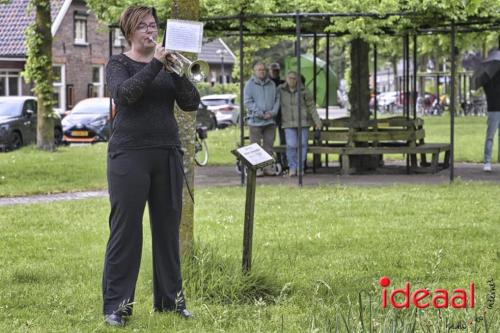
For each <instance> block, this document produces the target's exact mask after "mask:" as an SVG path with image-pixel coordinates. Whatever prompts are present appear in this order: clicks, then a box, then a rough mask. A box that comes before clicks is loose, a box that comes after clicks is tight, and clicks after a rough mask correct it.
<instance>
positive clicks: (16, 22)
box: [0, 0, 64, 57]
mask: <svg viewBox="0 0 500 333" xmlns="http://www.w3.org/2000/svg"><path fill="white" fill-rule="evenodd" d="M28 2H29V0H10V1H9V2H8V3H7V4H0V57H24V56H26V47H25V45H24V31H25V30H26V27H28V25H29V24H30V23H31V22H32V21H33V20H34V19H35V13H34V11H32V12H31V13H29V14H27V13H26V8H27V7H28ZM63 3H64V0H51V2H50V5H51V7H50V12H51V13H50V14H51V17H52V22H53V21H54V20H55V18H56V16H57V13H59V11H60V10H61V7H62V5H63Z"/></svg>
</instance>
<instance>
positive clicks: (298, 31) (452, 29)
mask: <svg viewBox="0 0 500 333" xmlns="http://www.w3.org/2000/svg"><path fill="white" fill-rule="evenodd" d="M359 17H366V18H372V19H376V20H386V19H388V18H390V17H400V18H405V17H412V18H417V17H424V16H423V15H419V14H418V13H415V12H392V13H386V14H379V13H301V12H296V13H276V14H248V15H246V14H244V13H240V14H238V15H228V16H216V17H205V18H202V19H201V21H204V22H205V31H208V32H212V33H215V34H218V35H220V34H224V35H226V36H234V35H238V36H239V44H240V112H241V113H243V110H244V101H243V90H244V79H243V77H244V72H243V66H244V62H243V60H244V50H243V45H244V44H243V43H244V36H245V35H247V36H269V35H273V36H276V35H295V37H296V41H297V48H296V57H297V66H298V75H299V76H298V77H299V78H300V55H301V53H300V38H301V37H313V38H314V43H313V44H314V70H316V56H317V38H318V37H326V38H327V48H326V52H327V59H326V67H327V69H328V68H329V66H330V59H329V58H330V57H329V52H330V43H329V42H330V37H331V36H333V37H337V36H343V35H348V32H342V33H330V32H328V33H325V32H323V31H321V32H318V31H303V30H302V22H306V21H315V22H316V23H318V22H320V21H322V22H329V21H330V19H331V18H359ZM267 19H270V20H272V19H276V20H283V19H290V20H293V22H295V29H294V30H291V29H279V28H276V26H268V27H265V28H267V29H268V30H264V31H262V32H251V31H249V30H246V29H245V27H244V22H245V21H251V20H258V21H259V22H261V21H262V20H267ZM224 21H225V22H231V21H237V22H238V23H239V24H237V25H231V24H221V22H224ZM440 22H443V23H442V24H438V25H435V26H434V27H432V28H429V27H427V26H422V27H417V28H415V29H414V30H412V31H411V36H413V82H412V87H411V88H410V66H409V64H410V49H409V44H410V33H409V32H407V33H405V34H403V49H404V50H403V51H404V52H403V54H404V59H403V63H404V76H403V78H402V79H403V87H404V88H403V96H404V114H405V115H406V116H407V118H408V119H409V118H410V98H409V97H410V96H413V118H416V100H417V96H416V94H417V83H416V80H417V74H416V73H417V60H416V58H417V36H418V35H429V34H449V35H450V40H451V47H450V56H451V58H450V60H451V82H450V88H451V94H450V145H451V149H450V160H451V161H450V181H453V179H454V142H455V138H454V136H455V132H454V124H455V112H456V110H455V105H456V101H455V99H456V96H455V74H456V45H455V39H456V35H457V34H458V33H471V32H483V31H495V30H500V18H497V17H471V18H469V19H468V20H467V21H464V22H454V21H449V20H447V19H446V18H443V19H442V20H440ZM115 27H117V25H109V29H110V30H109V50H110V56H111V54H112V50H113V47H112V28H115ZM323 28H324V27H323ZM382 34H384V35H398V33H397V32H396V31H395V30H391V29H388V28H385V29H383V32H382ZM498 43H499V48H500V36H499V41H498ZM373 52H374V83H375V85H374V89H375V91H376V90H377V87H376V81H377V79H376V76H377V49H376V46H374V48H373ZM327 73H328V74H327V75H329V71H328V70H327ZM437 79H438V80H439V76H438V77H437ZM297 81H298V84H299V86H298V88H299V89H300V87H301V81H300V80H297ZM438 82H439V81H438ZM328 84H329V81H328V80H327V91H326V98H327V106H326V117H327V119H328V116H329V114H328V104H329V101H328V98H329V87H328ZM313 89H314V91H313V96H314V98H316V76H315V75H314V85H313ZM410 89H413V94H412V95H411V91H410ZM299 91H300V90H299ZM374 102H375V106H376V105H377V98H376V94H375V100H374ZM298 106H299V114H300V112H301V110H300V103H298ZM110 108H111V101H110ZM374 117H375V118H376V117H377V114H376V108H375V110H374ZM299 119H300V117H299ZM243 120H244V119H243V117H242V116H240V145H244V138H245V136H244V121H243ZM300 127H301V124H300V120H299V128H300ZM298 134H299V159H300V156H301V155H300V153H301V149H302V144H301V140H300V139H301V131H298ZM301 164H302V163H299V165H300V167H299V171H300V169H301V168H302V167H303V166H302V165H301ZM407 171H408V172H409V160H408V159H407ZM244 181H245V175H244V172H243V170H242V172H241V183H242V184H244ZM298 183H299V185H300V186H302V173H301V172H299V177H298Z"/></svg>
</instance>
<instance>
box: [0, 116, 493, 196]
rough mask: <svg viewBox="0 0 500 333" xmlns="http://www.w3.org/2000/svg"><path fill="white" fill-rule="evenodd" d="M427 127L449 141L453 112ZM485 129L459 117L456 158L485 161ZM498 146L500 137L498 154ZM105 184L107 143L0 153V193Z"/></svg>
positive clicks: (219, 159)
mask: <svg viewBox="0 0 500 333" xmlns="http://www.w3.org/2000/svg"><path fill="white" fill-rule="evenodd" d="M424 128H425V130H426V139H427V142H449V133H450V127H449V118H448V117H428V118H426V119H425V125H424ZM485 131H486V118H484V117H458V118H457V119H456V145H455V147H456V159H455V160H456V161H467V162H481V161H482V160H483V145H484V135H485ZM495 141H496V140H495ZM207 142H208V150H209V154H210V156H209V165H212V166H213V165H234V163H235V158H234V156H233V155H232V154H231V153H230V151H231V150H232V149H234V148H235V147H236V144H237V142H239V129H238V128H237V127H234V126H233V127H228V128H226V129H224V130H217V131H210V132H209V134H208V141H207ZM496 147H497V144H496V142H495V147H494V149H493V151H494V160H496V158H497V153H496V150H497V148H496ZM393 156H395V157H394V158H401V155H399V156H396V155H393ZM391 158H392V157H391ZM104 188H106V144H97V145H92V146H70V147H60V148H59V150H58V151H57V152H56V153H45V152H39V151H37V150H36V149H34V148H33V147H25V148H23V149H20V150H17V151H14V152H10V153H0V197H5V196H17V195H25V194H37V193H53V192H67V191H83V190H93V189H104Z"/></svg>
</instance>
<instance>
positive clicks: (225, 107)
mask: <svg viewBox="0 0 500 333" xmlns="http://www.w3.org/2000/svg"><path fill="white" fill-rule="evenodd" d="M201 101H202V102H203V104H205V105H206V106H207V108H208V110H210V111H212V112H213V113H215V117H216V118H217V127H218V128H224V127H226V126H230V125H236V124H238V122H239V119H240V107H239V106H238V105H236V103H235V102H236V95H234V94H221V95H207V96H203V97H202V98H201Z"/></svg>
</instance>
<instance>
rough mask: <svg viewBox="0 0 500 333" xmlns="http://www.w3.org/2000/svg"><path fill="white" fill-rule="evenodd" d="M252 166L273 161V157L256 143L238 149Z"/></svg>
mask: <svg viewBox="0 0 500 333" xmlns="http://www.w3.org/2000/svg"><path fill="white" fill-rule="evenodd" d="M236 150H237V151H238V153H240V154H241V156H243V157H244V158H245V159H246V160H247V161H248V162H249V163H250V164H251V165H258V164H261V163H264V162H268V161H272V160H273V157H272V156H271V155H269V154H268V153H267V152H266V151H265V150H264V149H262V147H261V146H259V145H258V144H256V143H252V144H251V145H248V146H244V147H241V148H238V149H236Z"/></svg>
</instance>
